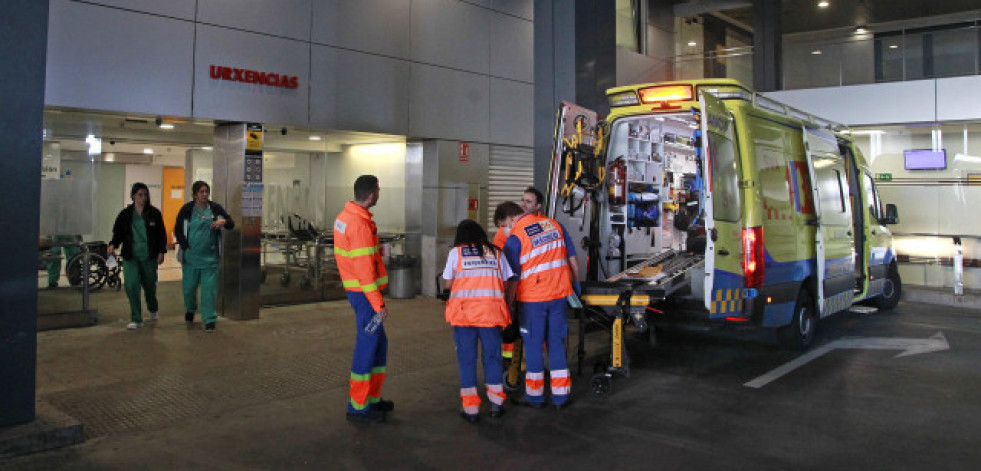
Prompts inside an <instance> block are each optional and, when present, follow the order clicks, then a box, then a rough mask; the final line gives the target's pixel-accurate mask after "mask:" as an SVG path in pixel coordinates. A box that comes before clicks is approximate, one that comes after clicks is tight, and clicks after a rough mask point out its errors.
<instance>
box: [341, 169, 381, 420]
mask: <svg viewBox="0 0 981 471" xmlns="http://www.w3.org/2000/svg"><path fill="white" fill-rule="evenodd" d="M378 192H379V187H378V178H377V177H375V176H374V175H362V176H360V177H358V179H357V180H356V181H355V182H354V201H348V202H347V205H345V206H344V210H343V211H341V213H340V214H338V215H337V219H336V220H335V221H334V258H335V260H336V261H337V270H338V271H339V272H340V275H341V282H342V284H343V285H344V290H345V291H346V292H347V300H348V302H350V303H351V307H353V308H354V317H355V331H356V332H357V338H356V339H355V342H354V359H353V360H352V361H351V380H350V386H351V400H350V401H349V403H348V405H347V419H348V420H350V421H352V422H383V421H384V420H385V413H386V412H388V411H391V410H392V409H394V408H395V404H394V403H393V402H392V401H386V400H383V399H382V398H381V388H382V383H384V382H385V364H386V357H387V354H388V337H387V336H386V335H385V327H384V324H382V325H381V326H379V327H378V329H377V330H375V331H374V332H373V333H367V332H365V326H366V325H368V323H369V322H370V321H371V318H372V317H373V316H374V315H375V314H378V315H379V316H380V317H381V319H382V320H384V319H385V317H386V316H388V311H387V310H386V309H385V300H384V299H382V294H381V290H382V289H384V288H385V286H387V285H388V273H387V272H386V271H385V265H384V264H383V263H382V254H381V252H380V251H379V249H378V229H377V227H375V223H374V221H372V220H371V213H370V212H368V209H370V208H371V207H372V206H374V205H375V204H376V203H378Z"/></svg>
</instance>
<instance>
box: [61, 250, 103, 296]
mask: <svg viewBox="0 0 981 471" xmlns="http://www.w3.org/2000/svg"><path fill="white" fill-rule="evenodd" d="M83 260H85V256H84V254H81V253H80V254H77V255H75V256H74V257H72V259H71V260H69V261H68V267H67V270H66V271H67V272H68V283H69V284H70V285H72V286H82V280H83V279H84V278H82V277H83V276H84V277H88V280H89V289H90V290H92V291H95V290H98V289H101V288H102V286H103V285H105V284H106V278H107V277H108V276H109V268H108V267H106V259H105V258H103V257H102V256H101V255H99V254H95V253H89V264H88V266H87V267H83V265H84V263H83Z"/></svg>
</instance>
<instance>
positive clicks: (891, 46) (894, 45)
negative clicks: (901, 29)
mask: <svg viewBox="0 0 981 471" xmlns="http://www.w3.org/2000/svg"><path fill="white" fill-rule="evenodd" d="M889 49H899V46H898V45H896V44H890V45H889Z"/></svg>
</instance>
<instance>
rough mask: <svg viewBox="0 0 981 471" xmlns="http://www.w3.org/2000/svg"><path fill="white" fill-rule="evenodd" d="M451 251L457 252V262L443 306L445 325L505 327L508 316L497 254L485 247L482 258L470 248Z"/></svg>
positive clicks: (460, 247)
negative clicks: (444, 308) (448, 293)
mask: <svg viewBox="0 0 981 471" xmlns="http://www.w3.org/2000/svg"><path fill="white" fill-rule="evenodd" d="M453 250H456V251H457V253H456V255H457V261H456V267H454V268H453V285H452V286H451V287H450V299H449V301H447V302H446V322H449V323H450V324H451V325H455V326H461V327H463V326H466V327H494V326H501V327H506V326H507V325H508V324H509V323H511V314H510V313H509V312H508V306H507V302H505V301H504V281H503V280H501V266H500V256H501V255H500V252H498V254H497V255H495V254H494V253H492V252H491V251H490V249H489V248H487V247H484V255H483V256H481V255H480V254H479V253H478V252H477V250H476V249H475V248H473V247H470V246H459V247H454V248H453Z"/></svg>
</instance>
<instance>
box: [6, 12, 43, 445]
mask: <svg viewBox="0 0 981 471" xmlns="http://www.w3.org/2000/svg"><path fill="white" fill-rule="evenodd" d="M0 11H2V12H4V16H3V20H2V21H0V44H3V45H4V47H0V64H3V65H4V67H3V70H4V77H3V80H2V81H0V103H3V106H2V107H0V123H3V125H0V142H3V151H2V154H0V201H3V202H4V204H3V208H4V209H3V211H0V226H2V227H3V228H4V236H3V238H4V245H5V246H6V247H7V248H8V250H6V251H5V253H4V261H3V263H2V264H0V299H3V303H2V306H0V427H2V426H6V425H14V424H20V423H24V422H30V421H32V420H34V415H35V407H34V404H35V400H34V399H35V398H34V395H35V393H34V389H35V379H36V372H37V273H38V272H37V263H38V262H37V260H38V259H37V257H38V252H37V250H36V247H37V240H38V230H39V219H40V211H41V152H42V138H41V133H42V128H43V122H44V121H43V120H44V76H45V58H46V55H47V49H48V2H47V0H41V1H32V2H24V1H18V0H0Z"/></svg>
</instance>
